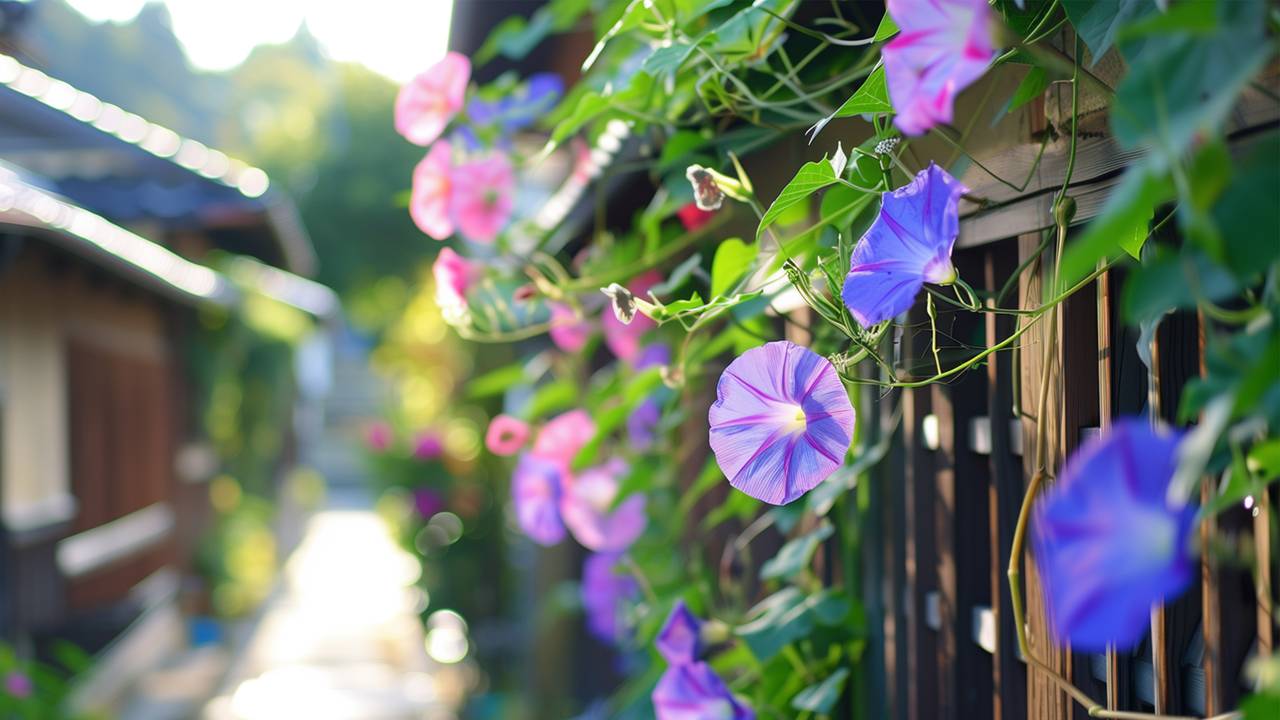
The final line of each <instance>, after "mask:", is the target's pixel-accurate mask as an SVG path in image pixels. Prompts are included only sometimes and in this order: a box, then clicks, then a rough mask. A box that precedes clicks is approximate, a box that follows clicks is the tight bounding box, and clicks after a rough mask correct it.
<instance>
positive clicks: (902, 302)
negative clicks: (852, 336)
mask: <svg viewBox="0 0 1280 720" xmlns="http://www.w3.org/2000/svg"><path fill="white" fill-rule="evenodd" d="M968 190H969V189H968V188H966V187H965V186H964V185H961V184H960V181H958V180H956V179H955V178H953V177H951V175H949V174H948V173H947V171H946V170H943V169H942V168H940V167H938V166H937V165H934V164H933V163H929V167H928V168H925V169H924V170H921V171H920V172H919V173H918V174H917V175H916V177H915V179H914V180H912V181H911V182H910V183H908V184H907V185H904V186H903V187H900V188H898V189H897V190H894V191H893V192H886V193H884V194H882V195H881V197H880V214H879V215H877V216H876V219H875V222H873V223H871V227H870V228H868V229H867V232H866V233H865V234H864V235H863V236H862V238H861V239H860V240H858V244H857V245H856V246H854V248H853V258H852V262H851V263H850V267H849V274H848V275H847V276H845V279H844V291H843V292H842V293H841V296H842V297H843V299H844V304H845V306H846V307H848V308H849V312H850V313H852V314H853V317H854V319H856V320H857V321H858V322H859V323H862V325H863V326H866V327H870V326H871V325H875V324H876V323H879V322H883V321H885V320H888V319H890V318H892V317H894V316H896V315H899V314H901V313H904V312H906V311H907V310H908V309H910V307H911V304H912V303H913V302H915V298H916V295H917V294H919V292H920V289H921V288H923V287H924V284H925V283H926V282H929V283H938V284H944V285H945V284H948V283H951V282H954V281H955V279H956V270H955V267H954V266H952V264H951V248H952V246H954V245H955V242H956V235H957V234H959V232H960V209H959V202H960V196H961V195H963V194H965V193H966V192H968Z"/></svg>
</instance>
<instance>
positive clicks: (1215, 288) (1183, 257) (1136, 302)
mask: <svg viewBox="0 0 1280 720" xmlns="http://www.w3.org/2000/svg"><path fill="white" fill-rule="evenodd" d="M1239 291H1240V286H1239V285H1238V284H1237V283H1236V280H1235V278H1233V277H1232V276H1231V274H1230V273H1228V272H1227V271H1226V269H1225V268H1223V267H1222V266H1221V265H1217V264H1215V263H1213V262H1210V260H1209V258H1208V257H1206V256H1205V255H1204V253H1203V252H1200V251H1199V250H1198V249H1196V248H1192V247H1188V248H1186V249H1185V250H1184V251H1183V252H1181V253H1172V252H1165V253H1159V254H1157V255H1156V257H1155V258H1154V259H1152V260H1151V261H1149V262H1146V263H1144V264H1143V265H1142V269H1141V270H1140V271H1139V272H1135V273H1134V274H1133V275H1132V277H1130V278H1128V280H1127V281H1126V282H1125V285H1124V298H1123V301H1122V305H1123V308H1124V316H1125V317H1126V318H1127V319H1129V320H1131V321H1135V322H1137V321H1141V320H1146V319H1148V318H1155V317H1159V316H1161V315H1163V314H1164V313H1166V312H1169V311H1171V310H1177V309H1179V308H1192V307H1195V305H1196V302H1197V301H1198V300H1200V299H1207V300H1211V301H1213V302H1219V301H1222V300H1226V299H1228V298H1230V297H1232V296H1234V295H1235V294H1236V293H1238V292H1239Z"/></svg>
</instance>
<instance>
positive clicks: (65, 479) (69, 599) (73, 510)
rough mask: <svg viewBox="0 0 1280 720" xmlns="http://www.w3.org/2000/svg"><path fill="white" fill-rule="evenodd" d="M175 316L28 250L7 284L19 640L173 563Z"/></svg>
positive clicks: (2, 347)
mask: <svg viewBox="0 0 1280 720" xmlns="http://www.w3.org/2000/svg"><path fill="white" fill-rule="evenodd" d="M173 312H174V310H173V306H172V305H171V304H169V303H168V302H167V301H164V300H162V299H160V298H158V297H156V296H154V295H151V294H149V293H145V292H143V291H140V290H138V289H136V288H135V287H133V286H131V285H129V284H127V283H126V282H124V281H122V280H120V279H118V278H115V277H112V276H108V275H106V274H104V273H102V272H101V271H99V270H96V269H94V268H92V267H90V266H87V265H84V264H81V263H78V262H75V261H73V260H71V259H69V258H67V257H66V256H63V255H60V254H58V253H57V251H56V250H54V249H52V248H51V247H50V246H48V245H46V244H44V243H43V242H41V241H40V240H38V239H31V240H29V241H28V242H27V243H26V244H25V246H24V247H23V250H22V251H21V253H20V254H19V256H18V257H17V259H16V260H15V261H14V263H13V264H12V265H10V266H9V267H8V268H7V269H6V270H5V271H4V272H3V274H0V398H3V403H2V405H0V441H2V442H3V446H2V448H0V520H2V521H3V523H4V527H5V529H6V530H7V532H8V535H9V551H10V573H11V574H10V577H11V578H12V580H13V581H14V583H15V585H16V586H18V587H20V588H21V590H20V591H19V592H18V593H17V597H16V598H11V603H12V604H13V608H12V610H11V613H12V616H11V617H10V618H8V619H9V622H10V623H11V626H12V627H11V630H12V631H13V632H14V633H15V634H22V633H25V632H41V631H47V630H49V629H50V628H52V627H56V626H58V625H59V624H61V623H62V622H64V621H65V620H67V619H68V618H70V617H72V616H73V615H76V614H78V613H81V612H83V611H91V610H93V609H94V608H97V607H100V606H102V605H105V604H109V603H112V602H115V601H118V600H121V599H122V598H124V597H125V596H126V595H127V594H128V593H129V592H130V591H131V590H132V588H133V587H134V586H135V585H137V583H138V582H139V581H141V580H142V579H144V578H145V577H147V576H148V575H150V574H152V573H154V572H155V571H156V570H158V569H160V568H161V567H164V566H165V565H167V564H170V563H171V562H173V561H174V560H175V559H176V556H177V552H176V550H175V543H174V542H173V540H174V536H175V527H176V526H177V525H178V518H177V516H176V513H175V510H174V503H173V498H174V495H175V491H176V485H177V481H176V479H175V470H174V460H175V455H176V448H177V444H178V442H179V440H180V439H181V438H182V436H183V435H184V431H185V422H184V420H183V417H182V415H181V412H180V400H179V399H177V398H178V396H180V395H181V394H182V393H181V391H182V389H183V388H182V386H181V382H182V381H181V379H180V378H181V373H180V372H179V371H178V370H177V366H178V352H177V350H176V349H175V347H174V342H173V339H172V338H171V337H170V332H169V328H170V327H172V323H171V322H170V320H171V316H172V313H173Z"/></svg>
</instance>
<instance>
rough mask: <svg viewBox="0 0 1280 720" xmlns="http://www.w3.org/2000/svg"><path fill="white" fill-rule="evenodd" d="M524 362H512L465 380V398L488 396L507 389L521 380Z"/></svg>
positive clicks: (523, 376) (522, 378) (473, 398)
mask: <svg viewBox="0 0 1280 720" xmlns="http://www.w3.org/2000/svg"><path fill="white" fill-rule="evenodd" d="M524 379H525V375H524V363H522V362H518V363H512V364H510V365H507V366H506V367H500V368H498V369H497V370H491V371H489V372H487V373H485V374H484V375H481V376H480V377H478V378H475V379H473V380H468V381H467V398H468V399H470V400H475V399H478V398H485V397H490V396H493V395H498V394H501V393H504V392H506V391H507V388H509V387H511V386H512V385H517V384H519V383H521V382H523V381H524Z"/></svg>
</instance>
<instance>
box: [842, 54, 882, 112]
mask: <svg viewBox="0 0 1280 720" xmlns="http://www.w3.org/2000/svg"><path fill="white" fill-rule="evenodd" d="M877 112H893V105H892V104H891V103H890V102H889V86H888V85H887V84H886V82H885V78H884V65H881V66H880V67H877V68H876V69H875V70H874V71H872V73H871V74H870V75H868V76H867V79H866V80H864V81H863V82H862V86H861V87H859V88H858V90H857V92H855V93H854V94H853V95H852V96H850V98H849V99H848V100H845V101H844V104H843V105H841V106H840V107H839V108H838V109H837V110H836V113H835V117H850V116H852V115H863V114H865V113H877Z"/></svg>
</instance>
